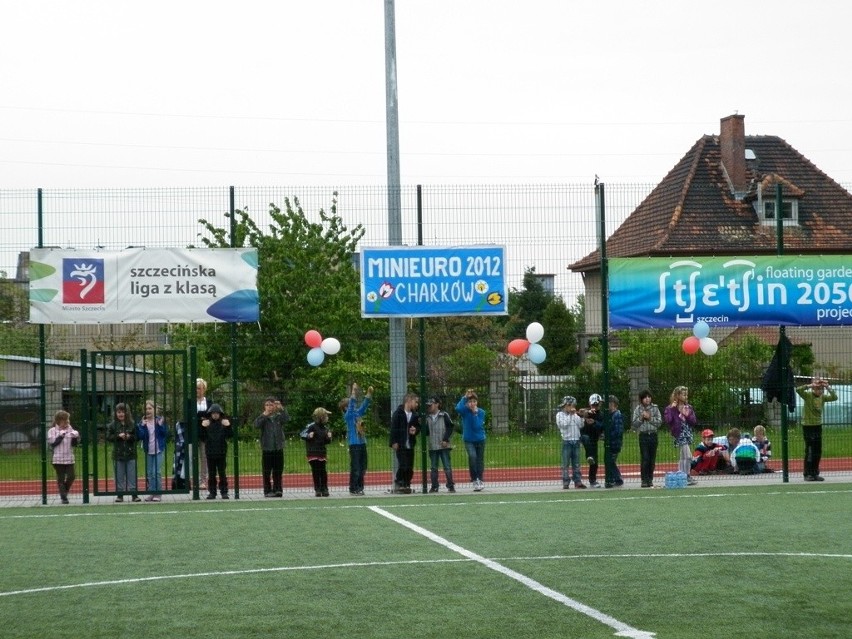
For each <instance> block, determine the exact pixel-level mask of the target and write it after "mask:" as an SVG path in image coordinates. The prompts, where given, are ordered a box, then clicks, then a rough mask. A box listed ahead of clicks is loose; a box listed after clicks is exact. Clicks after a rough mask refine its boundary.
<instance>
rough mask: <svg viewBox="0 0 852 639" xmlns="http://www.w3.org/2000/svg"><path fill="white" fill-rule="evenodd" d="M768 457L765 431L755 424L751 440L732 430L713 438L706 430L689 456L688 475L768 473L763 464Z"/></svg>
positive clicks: (702, 432)
mask: <svg viewBox="0 0 852 639" xmlns="http://www.w3.org/2000/svg"><path fill="white" fill-rule="evenodd" d="M770 457H772V443H771V442H770V441H769V440H768V439H767V438H766V428H764V427H763V426H762V425H760V424H758V425H757V426H755V427H754V436H753V437H751V436H749V434H748V433H744V434H743V433H740V430H739V429H738V428H732V429H730V430H729V431H728V434H727V435H726V436H724V437H716V434H715V433H714V432H713V431H712V430H711V429H709V428H705V429H704V430H703V431H701V443H700V444H698V446H696V447H695V452H694V453H693V455H692V472H694V473H695V474H697V475H710V474H715V473H739V474H740V475H751V474H754V473H771V472H774V470H773V469H772V468H770V467H769V466H768V465H767V463H766V462H767V461H769V458H770Z"/></svg>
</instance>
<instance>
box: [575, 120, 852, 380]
mask: <svg viewBox="0 0 852 639" xmlns="http://www.w3.org/2000/svg"><path fill="white" fill-rule="evenodd" d="M777 184H780V185H781V187H782V203H781V206H780V207H779V206H778V203H776V202H775V193H776V185H777ZM779 209H780V215H781V216H782V221H783V227H784V252H785V254H786V255H795V254H822V255H825V254H840V255H844V254H845V255H850V254H852V194H850V193H849V192H848V191H847V190H846V189H844V188H843V187H842V186H840V184H838V183H837V182H836V181H834V180H833V179H832V178H830V177H829V176H828V175H826V174H825V173H823V172H822V171H821V170H820V169H819V168H817V167H816V166H815V165H814V164H813V163H812V162H811V161H810V160H808V159H807V158H806V157H804V156H803V155H802V154H801V153H799V152H798V151H796V149H794V148H793V147H792V146H790V145H789V144H788V143H787V142H785V141H784V140H783V139H782V138H780V137H777V136H772V135H759V136H747V135H745V116H743V115H731V116H728V117H725V118H722V120H721V127H720V133H719V135H704V136H702V137H701V138H699V139H698V141H697V142H696V143H695V144H694V145H693V146H692V148H691V149H690V150H689V151H687V153H686V154H685V155H684V156H683V157H682V158H681V160H680V161H679V162H678V163H677V164H676V165H675V166H674V168H673V169H672V170H671V171H669V173H668V175H666V176H665V178H663V180H662V181H661V182H660V183H659V185H658V186H657V187H656V188H655V189H654V190H653V191H652V192H651V193H650V194H649V195H648V197H646V198H645V200H644V201H642V202H641V203H640V204H639V206H637V207H636V209H635V210H634V211H633V212H632V213H631V214H630V215H629V216H628V218H627V219H626V220H625V221H624V223H623V224H622V225H621V226H619V227H618V229H616V231H615V232H614V233H613V234H612V236H611V237H609V238H608V239H607V245H606V251H607V256H608V257H684V256H695V255H705V256H725V255H731V256H736V255H740V256H747V255H774V254H775V253H776V250H777V249H776V225H777V221H776V215H778V214H779ZM568 268H569V269H570V270H572V271H574V272H578V273H580V274H581V275H582V277H583V282H584V288H585V296H586V328H587V332H588V334H589V335H599V334H600V332H601V318H600V309H601V277H600V252H599V251H598V250H595V251H594V252H592V253H590V254H589V255H587V256H585V257H583V258H582V259H580V260H578V261H577V262H575V263H573V264H571V265H570V266H569V267H568ZM748 330H750V329H749V328H746V327H744V328H742V329H739V332H740V334H742V332H743V331H748ZM731 332H732V331H730V330H729V331H727V333H731ZM756 334H758V335H759V336H760V335H765V337H764V339H765V340H766V341H769V340H772V342H771V343H773V344H774V342H775V341H777V331H775V332H774V337H772V336H769V335H768V334H767V333H766V331H762V332H761V331H756ZM787 334H788V336H789V337H790V338H791V340H793V341H794V342H797V343H810V344H811V346H812V349H813V352H814V355H815V357H816V361H817V362H818V365H820V366H825V367H826V368H828V369H846V370H849V369H852V346H847V347H846V348H842V347H839V344H846V345H852V327H831V328H820V327H810V328H799V327H788V329H787ZM726 337H727V335H721V339H718V338H717V341H720V344H722V345H723V344H724V339H725V338H726Z"/></svg>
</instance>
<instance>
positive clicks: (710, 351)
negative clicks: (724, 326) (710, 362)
mask: <svg viewBox="0 0 852 639" xmlns="http://www.w3.org/2000/svg"><path fill="white" fill-rule="evenodd" d="M699 348H700V349H701V352H702V353H704V354H705V355H715V354H716V351H718V350H719V345H718V344H717V343H716V340H715V339H713V338H712V337H702V338H701V341H700V342H699Z"/></svg>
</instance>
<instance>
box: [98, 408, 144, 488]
mask: <svg viewBox="0 0 852 639" xmlns="http://www.w3.org/2000/svg"><path fill="white" fill-rule="evenodd" d="M106 436H107V440H108V441H111V442H112V458H113V464H114V468H115V492H116V497H115V501H117V502H119V503H120V502H123V501H124V494H125V493H128V492H129V493H130V494H131V495H132V496H133V501H141V500H140V499H139V495H138V494H137V490H136V426H135V424H134V423H133V416H132V415H131V414H130V409H129V408H128V407H127V404H116V405H115V417H114V419H113V420H112V423H111V424H110V425H109V426H108V427H107V435H106Z"/></svg>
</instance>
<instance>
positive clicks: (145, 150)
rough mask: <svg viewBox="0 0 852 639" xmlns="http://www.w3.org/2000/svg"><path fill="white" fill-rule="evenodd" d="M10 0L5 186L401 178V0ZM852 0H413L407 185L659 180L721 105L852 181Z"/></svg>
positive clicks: (1, 166)
mask: <svg viewBox="0 0 852 639" xmlns="http://www.w3.org/2000/svg"><path fill="white" fill-rule="evenodd" d="M0 2H2V16H3V28H2V33H3V37H2V38H0V56H2V65H0V86H2V93H1V94H0V142H2V143H0V175H2V176H3V177H2V180H0V188H2V189H17V188H34V187H45V188H58V187H63V188H64V187H68V188H71V187H81V188H82V187H85V188H90V187H134V186H212V185H217V186H219V185H231V184H234V185H284V184H290V185H313V184H316V185H327V184H328V185H331V184H334V185H339V184H371V185H379V184H383V183H384V182H385V180H386V160H385V151H386V136H385V59H384V3H383V0H310V1H308V0H278V1H277V2H271V1H270V2H256V1H251V0H242V1H240V2H233V1H232V2H219V1H216V0H213V1H211V0H205V1H203V2H196V1H189V0H168V1H160V0H148V1H146V2H124V1H119V0H110V1H109V2H100V1H92V0H88V1H85V2H82V1H78V2H72V1H68V0H65V1H47V2H41V1H37V0H33V1H32V2H18V1H12V0H0ZM851 7H852V3H849V2H846V1H841V0H834V1H820V0H814V1H813V2H808V3H805V2H800V1H797V0H772V1H771V2H770V1H763V0H753V1H743V0H716V1H714V2H702V3H698V2H686V1H684V0H651V1H642V2H638V1H633V0H623V1H615V0H595V1H583V2H574V1H571V0H513V1H511V2H510V1H507V0H397V2H396V37H397V67H398V80H399V115H400V145H401V176H402V182H403V183H404V184H417V183H423V184H449V183H494V182H500V183H531V182H590V181H591V180H592V179H593V178H594V175H595V174H598V175H600V176H601V178H602V179H604V180H605V181H608V182H626V181H636V182H651V183H655V182H658V181H659V180H660V179H662V177H663V176H664V175H665V174H666V173H667V172H668V171H669V169H671V168H672V166H673V165H674V164H675V163H676V162H677V161H678V159H679V158H680V157H681V156H683V154H684V153H685V152H686V151H687V150H688V149H689V148H690V147H691V146H692V144H693V143H694V142H695V141H696V140H697V139H698V138H699V137H701V135H703V134H715V133H718V130H719V119H720V118H722V117H724V116H727V115H730V114H732V113H735V112H738V113H741V114H744V115H745V127H746V134H747V135H756V134H767V135H778V136H780V137H782V138H784V139H785V140H786V141H787V142H788V143H790V144H791V145H792V146H793V147H795V148H796V149H797V150H798V151H800V152H801V153H803V154H804V155H805V156H806V157H808V158H809V159H810V160H812V161H813V162H814V163H815V164H816V165H817V166H818V167H819V168H821V169H822V170H823V171H825V172H826V173H827V174H829V175H830V176H831V177H833V178H834V179H835V180H837V181H838V182H841V183H846V184H848V183H850V182H852V100H850V97H851V96H850V77H852V75H850V73H852V72H850V62H851V61H852V48H851V47H850V45H849V25H850V17H852V8H851Z"/></svg>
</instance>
